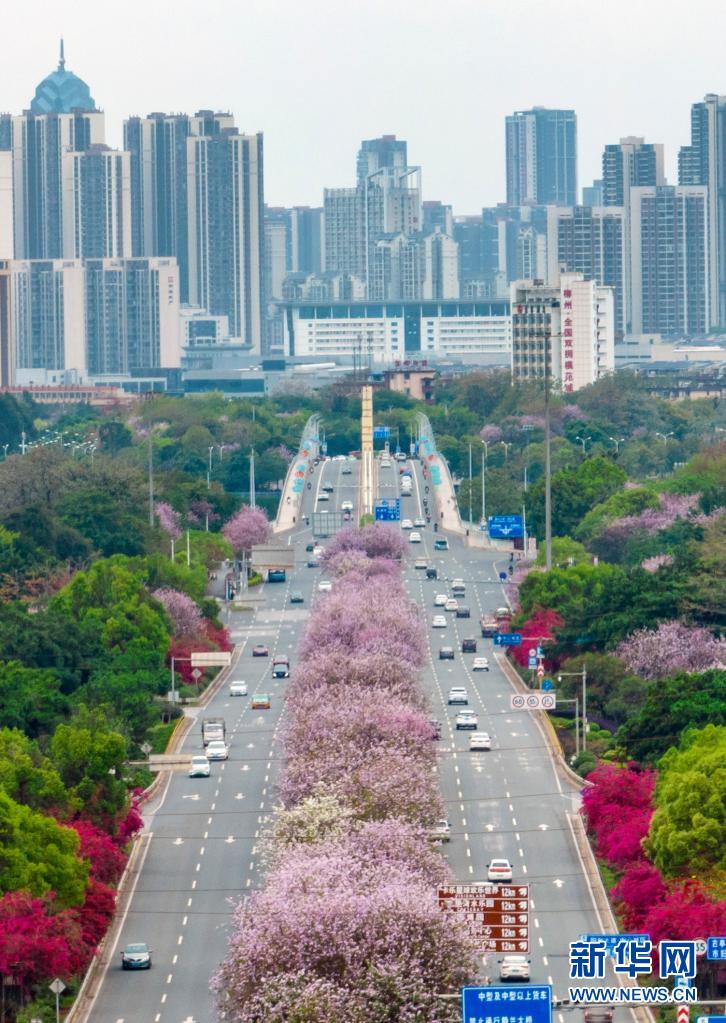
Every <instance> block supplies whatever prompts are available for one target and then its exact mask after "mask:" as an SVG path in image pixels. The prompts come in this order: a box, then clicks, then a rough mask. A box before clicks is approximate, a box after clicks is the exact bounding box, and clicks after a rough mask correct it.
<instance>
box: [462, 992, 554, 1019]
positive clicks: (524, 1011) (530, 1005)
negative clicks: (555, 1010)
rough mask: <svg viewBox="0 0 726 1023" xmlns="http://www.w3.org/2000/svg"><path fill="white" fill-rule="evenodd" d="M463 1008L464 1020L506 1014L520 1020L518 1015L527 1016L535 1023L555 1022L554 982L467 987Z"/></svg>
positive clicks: (500, 1017) (510, 1017) (489, 1017)
mask: <svg viewBox="0 0 726 1023" xmlns="http://www.w3.org/2000/svg"><path fill="white" fill-rule="evenodd" d="M517 1006H519V1008H517ZM461 1010H462V1019H463V1021H464V1023H484V1021H485V1020H494V1019H502V1018H503V1017H507V1018H508V1019H510V1020H511V1019H515V1020H516V1019H517V1017H518V1016H519V1017H521V1016H526V1017H527V1019H528V1020H531V1023H552V987H551V985H550V984H525V985H523V986H522V987H521V988H517V987H515V986H514V985H513V984H501V985H499V984H497V985H495V984H492V985H490V986H489V987H465V988H462V989H461Z"/></svg>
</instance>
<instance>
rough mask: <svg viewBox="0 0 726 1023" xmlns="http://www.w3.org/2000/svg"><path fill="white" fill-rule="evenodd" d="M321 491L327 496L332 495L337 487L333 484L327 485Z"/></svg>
mask: <svg viewBox="0 0 726 1023" xmlns="http://www.w3.org/2000/svg"><path fill="white" fill-rule="evenodd" d="M320 489H321V490H323V491H324V492H325V493H326V494H332V493H333V491H334V490H335V487H334V486H333V484H332V483H326V484H325V485H324V486H322V487H321V488H320Z"/></svg>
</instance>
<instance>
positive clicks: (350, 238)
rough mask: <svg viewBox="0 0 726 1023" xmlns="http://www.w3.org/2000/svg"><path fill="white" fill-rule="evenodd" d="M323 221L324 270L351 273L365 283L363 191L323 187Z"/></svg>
mask: <svg viewBox="0 0 726 1023" xmlns="http://www.w3.org/2000/svg"><path fill="white" fill-rule="evenodd" d="M323 210H324V219H325V269H326V270H328V271H333V272H334V273H345V274H352V275H353V276H354V277H360V278H362V279H363V280H365V277H366V243H365V226H364V223H365V218H364V204H363V194H362V190H359V189H357V188H326V189H325V191H324V193H323Z"/></svg>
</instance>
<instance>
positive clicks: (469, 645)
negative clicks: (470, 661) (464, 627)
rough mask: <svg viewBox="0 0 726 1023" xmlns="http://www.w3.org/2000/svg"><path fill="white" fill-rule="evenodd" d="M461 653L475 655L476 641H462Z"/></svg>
mask: <svg viewBox="0 0 726 1023" xmlns="http://www.w3.org/2000/svg"><path fill="white" fill-rule="evenodd" d="M461 652H462V654H475V653H476V640H475V639H462V641H461Z"/></svg>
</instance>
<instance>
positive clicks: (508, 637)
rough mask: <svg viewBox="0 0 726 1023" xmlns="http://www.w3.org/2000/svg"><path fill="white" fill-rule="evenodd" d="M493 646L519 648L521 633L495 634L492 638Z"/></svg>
mask: <svg viewBox="0 0 726 1023" xmlns="http://www.w3.org/2000/svg"><path fill="white" fill-rule="evenodd" d="M492 643H493V644H494V646H521V645H522V633H521V632H495V633H494V635H493V636H492Z"/></svg>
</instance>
